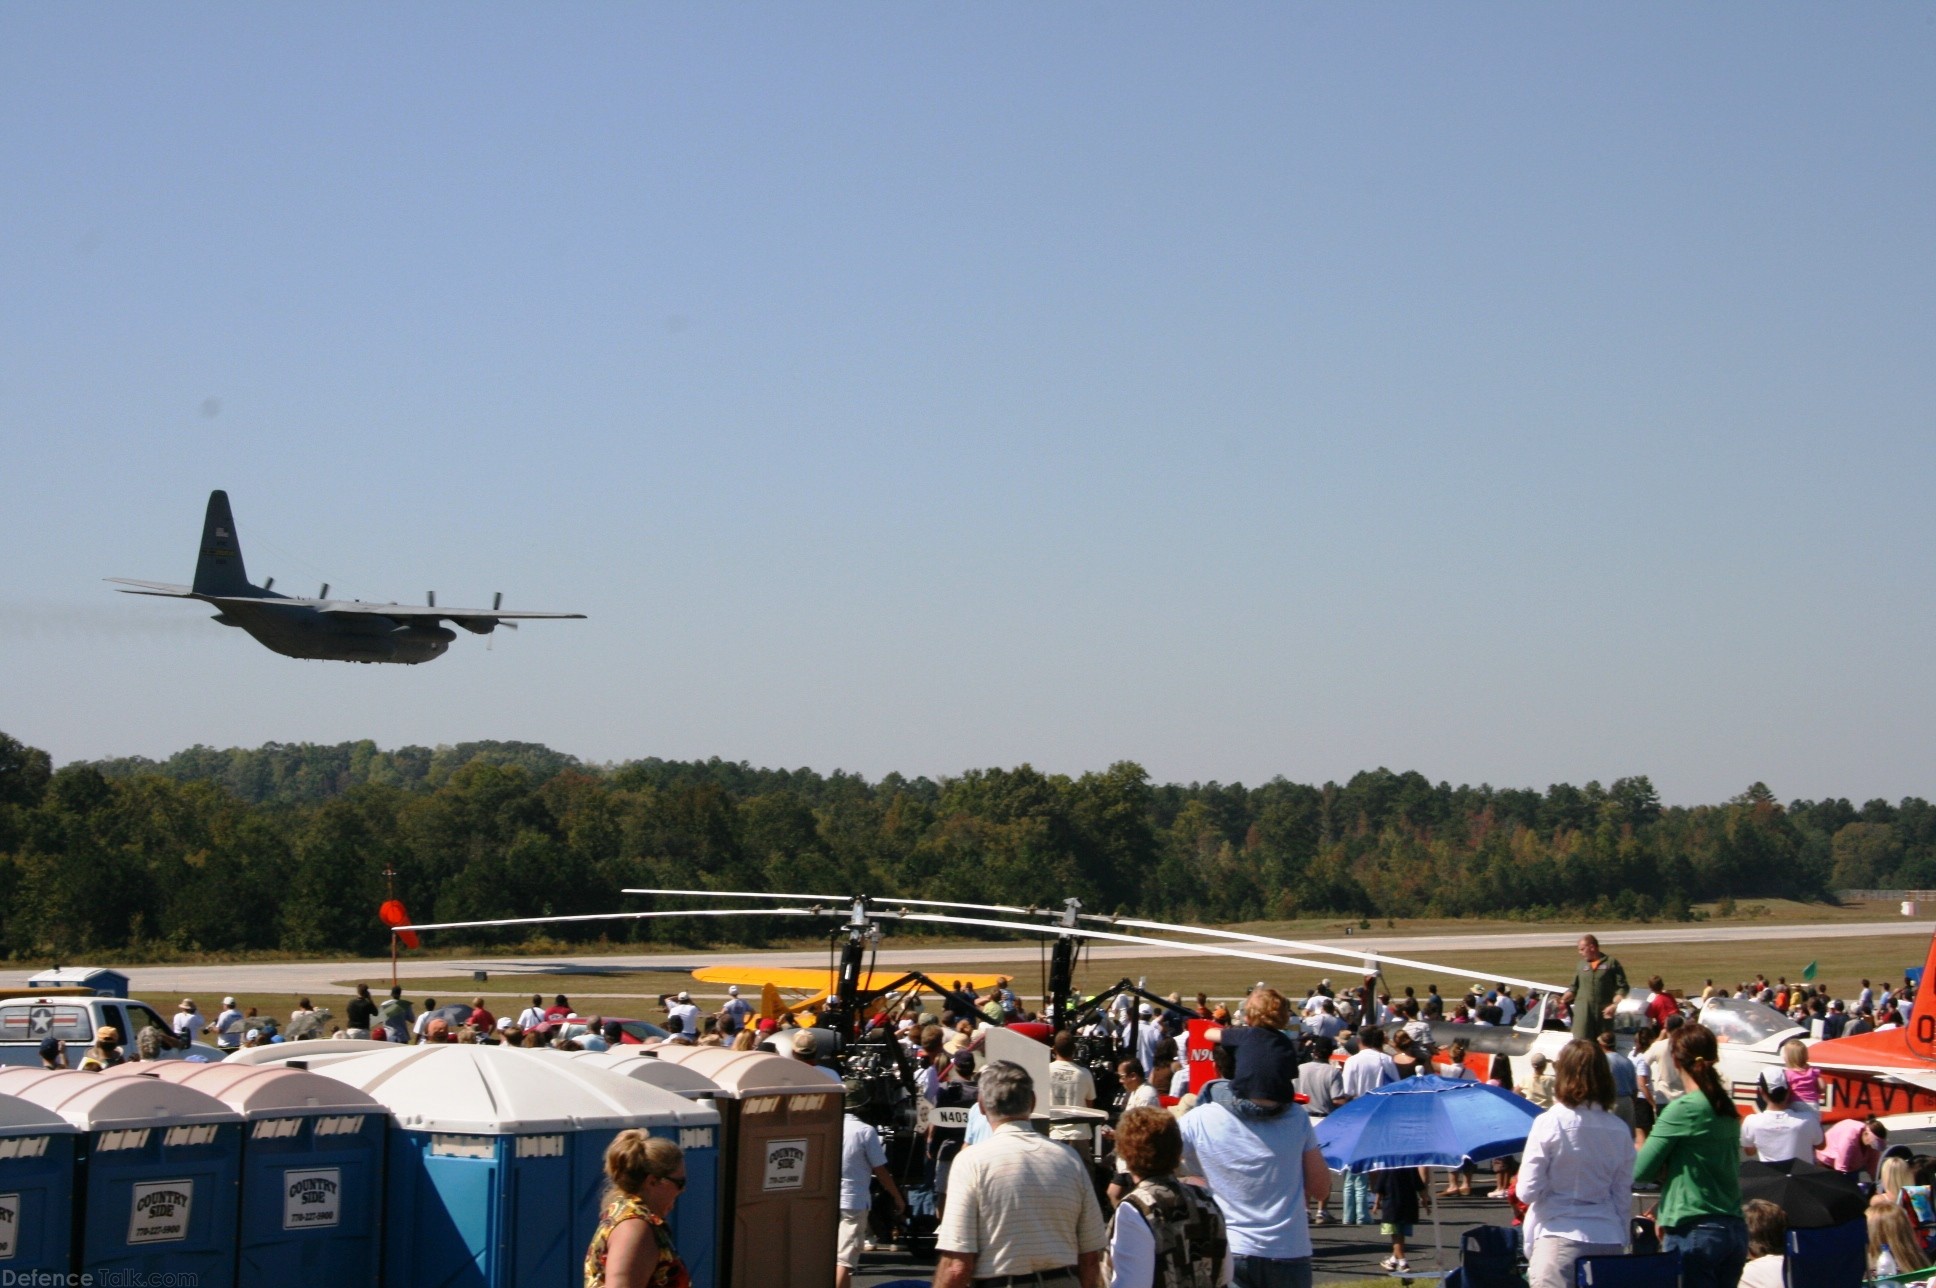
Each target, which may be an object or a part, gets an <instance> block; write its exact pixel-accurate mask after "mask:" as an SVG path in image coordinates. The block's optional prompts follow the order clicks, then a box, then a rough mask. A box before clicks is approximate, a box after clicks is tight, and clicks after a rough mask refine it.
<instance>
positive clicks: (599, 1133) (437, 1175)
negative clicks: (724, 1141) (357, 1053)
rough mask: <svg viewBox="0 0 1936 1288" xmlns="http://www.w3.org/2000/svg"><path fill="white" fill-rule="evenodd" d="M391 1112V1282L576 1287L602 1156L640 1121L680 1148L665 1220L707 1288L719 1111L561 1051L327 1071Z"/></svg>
mask: <svg viewBox="0 0 1936 1288" xmlns="http://www.w3.org/2000/svg"><path fill="white" fill-rule="evenodd" d="M318 1072H320V1073H321V1074H322V1075H323V1076H325V1077H330V1078H336V1079H339V1080H341V1081H343V1082H346V1083H348V1084H349V1085H350V1086H352V1087H357V1088H360V1089H361V1090H363V1091H366V1092H368V1093H369V1094H370V1095H371V1096H372V1097H374V1098H375V1099H376V1100H377V1101H378V1102H379V1103H381V1104H382V1105H384V1106H385V1107H386V1108H388V1109H389V1111H390V1124H391V1127H390V1144H389V1168H388V1194H387V1197H386V1200H385V1213H386V1217H387V1220H388V1224H389V1226H390V1228H391V1229H392V1230H408V1231H409V1232H410V1237H409V1238H408V1239H404V1240H395V1239H393V1240H391V1243H392V1245H393V1246H392V1249H391V1252H390V1254H389V1256H388V1257H387V1258H386V1260H385V1263H384V1275H385V1279H386V1281H387V1282H389V1283H392V1284H407V1285H412V1286H413V1288H414V1286H415V1285H418V1284H437V1285H445V1284H451V1285H459V1284H461V1285H480V1286H489V1288H512V1286H513V1285H516V1288H545V1286H555V1288H565V1286H567V1285H577V1284H578V1283H580V1282H581V1281H582V1275H583V1269H584V1256H585V1249H586V1248H587V1247H588V1246H589V1245H590V1243H591V1238H592V1233H593V1231H594V1230H595V1229H596V1228H597V1225H598V1219H599V1216H600V1206H599V1204H600V1200H601V1199H602V1198H603V1196H604V1192H605V1149H606V1146H608V1145H610V1144H611V1142H612V1138H613V1137H615V1136H617V1135H618V1133H619V1132H621V1131H624V1130H625V1129H627V1128H632V1127H636V1128H639V1129H640V1130H642V1131H647V1132H650V1133H651V1134H652V1135H654V1136H663V1137H666V1138H667V1139H670V1140H673V1141H675V1142H677V1143H678V1144H679V1145H680V1146H681V1147H682V1148H683V1149H684V1150H685V1153H686V1177H687V1183H686V1188H685V1192H684V1193H683V1194H682V1195H681V1196H680V1199H679V1202H678V1205H677V1206H676V1207H675V1208H674V1209H673V1212H672V1218H671V1219H670V1220H669V1221H668V1222H667V1225H668V1227H669V1228H670V1230H671V1232H672V1237H673V1241H674V1244H675V1246H677V1248H678V1249H679V1254H680V1256H681V1257H682V1258H683V1259H684V1261H685V1263H686V1268H687V1270H688V1271H689V1272H690V1274H691V1277H692V1283H693V1288H713V1285H714V1283H715V1277H714V1255H715V1254H714V1249H715V1246H716V1243H717V1238H718V1234H717V1221H718V1137H719V1114H718V1112H717V1111H716V1110H715V1109H714V1108H713V1107H712V1106H711V1105H709V1104H699V1103H696V1102H694V1101H690V1100H686V1099H682V1098H681V1097H679V1096H677V1095H675V1094H673V1093H671V1092H668V1091H663V1090H661V1089H659V1088H657V1087H653V1086H650V1085H647V1084H646V1083H643V1082H639V1081H637V1080H634V1079H631V1078H626V1077H622V1076H620V1075H618V1074H616V1073H612V1072H610V1071H609V1070H606V1069H600V1068H597V1067H594V1066H592V1065H588V1064H585V1063H584V1062H582V1061H578V1060H570V1059H562V1058H559V1057H558V1055H557V1053H553V1052H542V1051H526V1050H523V1049H521V1048H517V1047H494V1046H480V1045H476V1044H471V1043H461V1044H460V1043H437V1044H422V1045H418V1046H412V1047H399V1048H397V1049H395V1050H393V1051H383V1052H377V1053H374V1054H371V1055H366V1056H364V1057H362V1058H361V1059H357V1060H344V1061H342V1062H340V1063H337V1064H330V1065H326V1066H323V1067H322V1068H320V1069H319V1070H318Z"/></svg>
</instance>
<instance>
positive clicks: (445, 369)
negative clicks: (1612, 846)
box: [0, 3, 1936, 802]
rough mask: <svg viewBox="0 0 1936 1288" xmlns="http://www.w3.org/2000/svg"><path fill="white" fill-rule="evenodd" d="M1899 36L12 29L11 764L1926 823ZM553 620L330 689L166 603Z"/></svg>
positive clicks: (176, 21)
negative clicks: (718, 778)
mask: <svg viewBox="0 0 1936 1288" xmlns="http://www.w3.org/2000/svg"><path fill="white" fill-rule="evenodd" d="M1932 67H1936V11H1932V10H1931V9H1929V8H1928V7H1926V6H1909V5H1875V4H1869V5H1861V4H1858V5H1849V6H1835V7H1822V6H1813V5H1798V4H1752V5H1750V4H1745V3H1741V4H1715V5H1705V6H1697V7H1694V8H1691V9H1690V8H1683V7H1678V6H1668V5H1640V6H1619V7H1612V8H1609V7H1605V6H1598V7H1596V6H1563V7H1559V8H1554V7H1550V6H1535V5H1515V6H1505V5H1492V6H1459V7H1431V6H1404V5H1354V6H1294V5H1279V4H1269V5H1254V4H1225V5H1214V6H1195V5H1191V6H1182V5H1178V6H1164V7H1153V6H1142V5H1116V4H1111V5H1101V4H1082V5H1059V6H1037V5H1016V6H999V5H979V6H936V5H901V4H877V5H860V4H845V5H782V4H744V5H732V6H700V5H679V6H670V5H666V6H625V5H617V4H605V5H583V6H568V7H542V8H541V7H535V6H534V7H528V8H525V9H514V8H512V7H511V6H503V5H500V6H474V5H455V4H453V5H444V6H436V5H408V6H392V5H356V4H344V5H331V6H324V7H320V8H319V7H315V6H289V5H279V6H257V5H240V4H235V5H195V6H179V7H173V8H167V9H162V8H155V7H147V8H143V7H129V6H116V7H100V6H34V5H11V6H6V7H5V8H0V175H4V180H0V543H4V546H5V549H6V550H7V551H8V552H9V553H8V558H7V560H6V566H7V572H6V574H5V577H4V580H3V581H0V729H4V730H5V731H7V732H9V733H11V734H13V735H14V736H16V737H19V738H22V739H24V740H25V741H28V742H30V743H33V744H35V745H38V746H43V747H46V748H48V749H49V750H50V751H52V752H53V753H54V755H55V757H56V759H57V760H60V761H66V760H69V759H74V758H79V757H94V756H103V755H110V754H127V753H142V754H147V755H157V756H158V755H165V754H167V753H169V752H171V751H174V750H176V749H178V748H180V747H183V746H187V745H189V744H191V743H195V742H206V743H211V744H215V745H221V746H226V745H235V744H240V745H254V744H257V743H260V742H263V741H267V740H271V739H274V740H279V741H300V740H319V741H331V742H333V741H337V740H341V739H348V738H355V737H372V738H375V739H377V740H378V741H379V742H381V743H384V744H386V745H394V744H399V743H405V742H417V743H430V744H434V743H439V742H453V741H458V740H463V739H471V738H521V739H533V740H541V741H544V742H547V743H550V744H552V745H554V746H556V747H559V748H561V749H564V750H568V751H572V752H575V753H577V754H579V755H582V756H585V757H588V758H592V759H600V760H604V759H629V758H633V757H639V756H647V755H658V756H665V757H682V758H683V757H697V756H708V755H719V756H723V757H726V758H729V759H734V760H738V759H745V760H750V761H753V762H755V763H758V764H772V765H788V766H793V765H809V766H813V767H815V768H819V769H822V770H831V769H833V768H835V767H837V766H839V767H845V768H848V769H851V770H857V771H860V772H863V773H866V774H868V775H870V776H874V775H878V774H881V773H884V772H886V771H888V770H891V769H898V770H901V771H904V772H907V773H928V774H945V773H954V772H958V771H960V770H962V769H964V768H968V767H971V766H976V765H991V764H1001V765H1009V764H1014V763H1017V762H1020V761H1024V760H1026V761H1030V762H1033V763H1034V764H1036V765H1037V766H1040V767H1043V768H1046V769H1051V770H1059V771H1069V772H1079V771H1081V770H1083V769H1088V768H1101V767H1103V766H1105V765H1107V764H1108V763H1109V762H1111V761H1114V760H1117V759H1125V758H1128V759H1135V760H1138V761H1140V762H1142V763H1143V764H1144V765H1145V766H1146V767H1147V768H1148V769H1149V770H1150V771H1151V772H1152V773H1153V774H1154V775H1155V776H1156V777H1157V778H1158V779H1161V780H1186V781H1187V780H1192V779H1202V780H1207V779H1212V778H1217V779H1223V780H1226V781H1228V780H1232V779H1242V780H1245V781H1251V782H1255V781H1260V780H1262V779H1266V778H1268V777H1270V776H1271V775H1273V774H1279V773H1282V774H1285V775H1287V776H1289V777H1292V778H1296V779H1302V780H1323V779H1326V778H1332V777H1337V778H1343V777H1345V776H1347V775H1349V774H1351V773H1352V772H1354V771H1356V770H1358V769H1361V768H1368V767H1373V766H1377V765H1380V764H1383V765H1389V766H1392V767H1393V768H1399V769H1404V768H1415V769H1418V770H1420V771H1422V772H1424V773H1425V774H1427V775H1429V776H1431V777H1432V778H1434V779H1438V778H1445V779H1450V780H1452V781H1454V782H1462V781H1469V782H1475V783H1476V782H1480V781H1490V782H1493V783H1495V784H1513V785H1529V784H1530V785H1539V786H1543V785H1545V784H1547V783H1549V782H1552V781H1554V780H1559V779H1564V780H1570V781H1574V782H1580V781H1584V780H1586V779H1588V778H1599V779H1601V780H1603V781H1606V780H1610V779H1612V778H1614V777H1618V776H1620V775H1623V774H1633V773H1647V774H1651V775H1652V776H1653V778H1654V781H1655V783H1656V784H1657V786H1659V787H1660V789H1661V790H1662V792H1663V794H1664V795H1665V796H1666V797H1667V799H1669V800H1670V801H1679V802H1693V801H1701V800H1717V799H1720V798H1722V797H1725V796H1728V795H1731V794H1733V793H1735V792H1738V791H1740V790H1741V789H1742V788H1744V787H1745V786H1746V785H1747V784H1748V783H1750V782H1752V781H1754V780H1757V779H1761V780H1765V781H1767V782H1768V783H1769V785H1770V786H1772V787H1773V788H1774V789H1775V790H1776V792H1777V793H1779V794H1781V795H1782V796H1784V797H1796V796H1809V797H1816V796H1823V795H1850V796H1854V797H1856V798H1858V799H1862V798H1866V797H1870V796H1887V797H1891V798H1894V797H1896V796H1900V795H1904V794H1911V793H1913V794H1920V795H1926V796H1927V795H1932V794H1936V698H1932V687H1931V684H1930V680H1931V671H1932V666H1931V661H1930V659H1931V647H1930V646H1931V636H1932V626H1936V611H1932V590H1933V589H1936V576H1933V574H1932V563H1931V555H1932V536H1936V522H1933V521H1932V517H1931V503H1932V502H1931V487H1930V480H1931V478H1932V476H1933V473H1932V467H1933V466H1936V432H1933V427H1932V423H1931V408H1932V406H1933V405H1936V403H1933V401H1932V397H1931V395H1932V392H1936V389H1933V387H1932V386H1936V360H1932V352H1933V346H1932V341H1933V340H1936V334H1932V331H1933V328H1932V300H1936V290H1933V289H1932V288H1936V271H1933V265H1932V238H1931V231H1932V227H1933V226H1936V224H1933V223H1932V220H1936V213H1933V212H1936V169H1933V168H1932V163H1933V162H1936V113H1933V112H1932V111H1931V98H1930V92H1931V84H1932V80H1931V68H1932ZM211 487H224V488H227V489H228V490H229V492H230V494H231V496H232V497H233V499H234V503H235V507H236V516H237V520H238V523H239V527H240V531H241V534H242V538H243V542H244V549H245V553H246V556H247V559H248V562H249V568H250V571H251V572H252V573H253V574H255V575H256V577H257V579H258V580H260V578H261V577H262V576H264V575H274V576H275V577H276V578H277V584H278V588H279V589H295V590H301V591H308V590H310V589H311V588H312V587H313V585H314V583H317V582H320V581H322V580H325V579H327V580H328V581H330V582H332V583H333V584H334V587H335V589H336V592H337V593H338V594H340V595H346V596H361V597H364V598H384V599H387V598H393V597H394V598H400V599H415V598H416V597H418V596H420V595H421V594H422V593H423V591H425V590H427V589H431V588H434V589H436V590H437V591H438V592H439V596H440V598H441V600H442V602H444V603H446V604H449V603H459V602H462V603H478V602H488V596H489V595H490V594H491V592H493V591H496V590H503V591H504V592H505V593H506V595H507V602H508V603H509V604H510V605H514V606H522V607H529V608H556V609H577V610H582V611H584V612H587V613H589V614H590V620H589V621H586V622H568V623H556V624H537V625H532V626H530V627H527V628H526V629H525V630H524V631H522V632H521V633H519V634H517V635H515V636H505V637H504V638H502V639H500V641H499V642H498V644H497V646H496V648H495V650H494V651H491V652H486V651H485V649H484V646H483V641H481V640H476V639H472V638H469V637H466V638H464V639H462V640H460V641H459V642H458V643H457V644H456V645H454V646H453V649H452V652H451V653H450V654H449V655H448V656H446V657H445V658H443V659H441V660H439V661H437V662H434V663H431V664H429V665H427V666H423V667H360V666H350V665H343V664H334V663H316V662H299V661H294V660H291V659H287V658H283V657H279V656H276V655H274V654H271V653H269V652H267V651H265V650H263V649H262V648H260V647H259V646H257V645H255V644H254V643H252V642H251V641H250V640H248V639H247V638H246V637H244V636H242V635H241V634H240V633H239V632H236V631H229V630H224V629H223V628H222V627H220V626H217V625H214V624H212V623H209V622H208V621H206V620H205V610H202V609H200V608H199V607H197V608H191V607H189V606H187V605H183V604H174V603H168V602H165V601H158V600H136V599H131V598H126V597H122V596H118V595H115V594H113V593H111V592H110V589H109V588H108V587H107V586H106V585H105V584H104V583H103V582H102V581H101V580H100V578H102V577H105V576H112V575H120V576H131V577H145V578H151V579H158V580H167V581H187V580H188V579H189V575H190V573H191V571H192V564H193V557H194V551H195V542H196V538H197V535H198V532H199V524H200V517H201V511H202V506H203V503H204V501H205V498H206V496H207V492H208V490H209V489H210V488H211Z"/></svg>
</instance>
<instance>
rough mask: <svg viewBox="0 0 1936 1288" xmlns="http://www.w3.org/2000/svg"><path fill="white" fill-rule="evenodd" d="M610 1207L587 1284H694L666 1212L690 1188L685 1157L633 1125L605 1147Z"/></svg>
mask: <svg viewBox="0 0 1936 1288" xmlns="http://www.w3.org/2000/svg"><path fill="white" fill-rule="evenodd" d="M605 1175H606V1177H607V1178H608V1179H609V1180H610V1181H611V1184H610V1185H609V1186H608V1187H607V1188H606V1191H605V1211H604V1215H603V1216H602V1217H600V1219H599V1222H598V1230H597V1231H596V1232H595V1233H594V1234H593V1235H592V1245H591V1247H590V1248H589V1249H587V1250H586V1252H585V1288H690V1285H691V1283H692V1280H691V1277H690V1276H688V1275H687V1273H686V1263H685V1262H683V1261H681V1260H680V1259H679V1253H678V1251H677V1250H676V1249H675V1248H674V1247H673V1246H672V1231H670V1230H668V1229H667V1228H666V1223H665V1219H666V1216H667V1215H668V1214H669V1213H670V1212H671V1211H672V1205H673V1204H674V1203H677V1202H678V1201H679V1194H680V1192H681V1191H682V1190H684V1189H685V1188H686V1156H685V1155H684V1154H683V1153H682V1152H681V1151H680V1149H679V1147H678V1146H677V1145H675V1144H673V1143H672V1142H671V1141H669V1140H662V1139H660V1138H659V1137H657V1136H648V1135H646V1134H645V1133H644V1132H642V1131H638V1130H637V1129H633V1130H630V1131H622V1132H620V1133H619V1134H618V1135H617V1136H616V1137H614V1138H613V1140H612V1143H611V1145H609V1146H608V1147H607V1148H606V1150H605Z"/></svg>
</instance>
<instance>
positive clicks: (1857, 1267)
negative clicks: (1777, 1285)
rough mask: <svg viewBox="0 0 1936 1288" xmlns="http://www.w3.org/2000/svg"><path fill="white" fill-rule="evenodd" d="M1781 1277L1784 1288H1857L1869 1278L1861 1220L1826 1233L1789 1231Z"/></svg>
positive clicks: (1865, 1232) (1865, 1235) (1865, 1225)
mask: <svg viewBox="0 0 1936 1288" xmlns="http://www.w3.org/2000/svg"><path fill="white" fill-rule="evenodd" d="M1787 1248H1788V1256H1787V1258H1786V1259H1785V1261H1784V1262H1783V1265H1782V1277H1783V1278H1784V1279H1785V1280H1786V1281H1787V1283H1788V1288H1861V1285H1862V1282H1863V1280H1865V1279H1867V1278H1868V1277H1869V1222H1868V1219H1867V1218H1865V1217H1857V1218H1856V1219H1855V1220H1853V1221H1848V1222H1844V1223H1843V1224H1841V1225H1832V1226H1830V1227H1828V1228H1827V1229H1826V1230H1790V1231H1789V1232H1788V1243H1787Z"/></svg>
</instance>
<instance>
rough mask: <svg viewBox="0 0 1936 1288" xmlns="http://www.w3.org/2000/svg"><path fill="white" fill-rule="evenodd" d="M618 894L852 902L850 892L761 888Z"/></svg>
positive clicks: (627, 891) (623, 891)
mask: <svg viewBox="0 0 1936 1288" xmlns="http://www.w3.org/2000/svg"><path fill="white" fill-rule="evenodd" d="M619 893H620V894H678V895H689V896H691V897H692V898H694V899H806V900H808V901H810V902H813V903H852V902H853V901H854V896H852V895H850V894H768V893H766V892H765V891H762V890H632V889H625V890H621V891H619Z"/></svg>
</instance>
